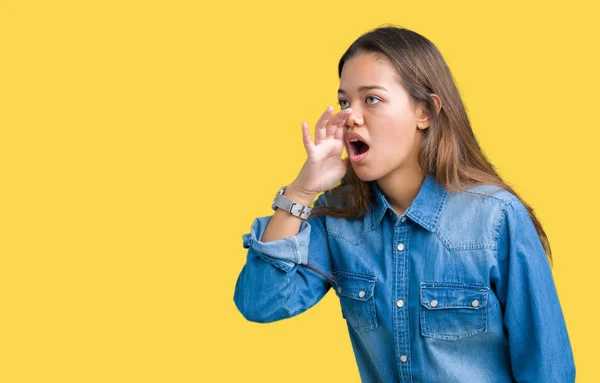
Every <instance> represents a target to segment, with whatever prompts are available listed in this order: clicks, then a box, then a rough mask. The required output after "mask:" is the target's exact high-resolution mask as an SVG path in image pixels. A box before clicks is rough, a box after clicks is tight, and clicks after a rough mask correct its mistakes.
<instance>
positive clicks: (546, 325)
mask: <svg viewBox="0 0 600 383" xmlns="http://www.w3.org/2000/svg"><path fill="white" fill-rule="evenodd" d="M338 74H339V77H340V89H339V91H338V95H339V103H340V107H341V109H342V110H341V111H340V112H339V113H337V114H333V113H332V111H333V108H332V107H329V108H327V110H326V111H325V112H324V113H323V115H322V116H321V118H320V119H319V121H318V122H317V123H316V126H315V141H314V142H313V141H312V139H311V137H310V134H309V131H308V125H307V124H306V123H303V124H302V132H303V142H304V147H305V150H306V153H307V157H308V158H307V160H306V162H305V163H304V166H303V167H302V169H301V170H300V172H299V174H298V176H297V177H296V179H295V180H294V181H293V182H292V183H290V184H289V185H288V186H287V187H284V188H282V189H280V192H279V193H278V194H277V196H276V200H275V201H274V204H273V208H274V209H276V211H275V213H274V214H273V216H271V217H261V218H257V219H256V220H255V221H254V223H253V224H252V227H251V232H250V233H248V234H245V235H244V237H243V239H244V247H245V248H247V249H249V250H248V257H247V261H246V264H245V265H244V268H243V269H242V271H241V273H240V275H239V277H238V281H237V284H236V287H235V294H234V301H235V303H236V305H237V307H238V309H239V310H240V311H241V313H242V314H243V315H244V316H245V318H247V319H248V320H250V321H256V322H272V321H276V320H281V319H284V318H289V317H291V316H294V315H298V314H300V313H302V312H304V311H306V310H307V309H309V308H310V307H312V306H313V305H315V304H316V303H317V302H318V301H319V300H320V299H321V298H322V297H323V296H324V295H325V294H326V293H327V292H328V291H329V288H330V287H333V288H334V291H335V292H336V294H337V295H338V297H339V299H340V303H341V309H342V314H343V317H344V318H345V319H346V321H347V325H348V331H349V334H350V338H351V341H352V346H353V349H354V353H355V356H356V361H357V363H358V368H359V372H360V375H361V378H362V380H363V381H364V382H411V381H414V382H471V383H473V382H510V381H516V382H573V381H574V379H575V364H574V360H573V353H572V350H571V345H570V341H569V337H568V333H567V329H566V325H565V320H564V317H563V314H562V310H561V306H560V303H559V300H558V296H557V292H556V288H555V285H554V281H553V277H552V273H551V269H550V263H549V260H550V261H551V259H552V255H551V250H550V245H549V242H548V239H547V237H546V234H545V232H544V230H543V228H542V226H541V224H540V223H539V221H538V219H537V218H536V216H535V214H534V212H533V210H532V209H531V207H530V206H529V205H528V204H527V203H525V202H524V201H523V200H522V199H521V198H520V197H519V196H518V194H517V193H516V192H515V191H514V190H512V188H510V187H509V186H508V185H507V184H506V183H505V182H504V181H503V180H502V179H501V177H500V176H499V175H498V174H497V173H496V171H495V170H494V167H493V166H492V164H491V163H490V162H489V161H488V160H487V159H486V157H485V155H484V154H483V153H482V150H481V148H480V147H479V145H478V143H477V140H476V138H475V136H474V134H473V131H472V129H471V125H470V123H469V119H468V117H467V114H466V111H465V108H464V106H463V104H462V101H461V98H460V95H459V92H458V90H457V88H456V86H455V84H454V82H453V79H452V75H451V73H450V70H449V69H448V67H447V65H446V63H445V62H444V60H443V58H442V56H441V54H440V53H439V51H438V50H437V48H436V47H435V46H434V45H433V43H431V42H430V41H429V40H428V39H426V38H425V37H423V36H421V35H419V34H417V33H415V32H413V31H410V30H407V29H403V28H397V27H395V26H385V27H381V28H377V29H374V30H372V31H370V32H368V33H366V34H364V35H363V36H361V37H359V38H358V39H357V40H356V41H355V42H354V43H353V44H352V45H351V46H350V47H349V48H348V50H347V51H346V52H345V53H344V55H343V56H342V58H341V60H340V62H339V66H338ZM344 147H346V149H347V151H348V153H349V156H348V158H345V159H342V158H340V156H341V154H342V151H343V149H344ZM340 180H341V183H340V184H339V185H338V186H337V187H334V185H336V184H337V183H338V181H340ZM322 192H325V193H324V194H321V195H320V196H319V198H318V199H317V200H316V202H315V204H314V210H312V211H311V209H310V208H309V206H310V204H311V202H312V201H313V199H314V198H315V197H317V195H319V194H320V193H322Z"/></svg>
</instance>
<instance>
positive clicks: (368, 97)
mask: <svg viewBox="0 0 600 383" xmlns="http://www.w3.org/2000/svg"><path fill="white" fill-rule="evenodd" d="M370 98H371V99H373V100H377V102H375V103H370V102H367V103H368V104H371V105H373V104H379V101H381V100H380V99H378V98H377V97H373V96H367V100H368V99H370Z"/></svg>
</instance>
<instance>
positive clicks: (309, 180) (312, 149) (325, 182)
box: [290, 106, 352, 196]
mask: <svg viewBox="0 0 600 383" xmlns="http://www.w3.org/2000/svg"><path fill="white" fill-rule="evenodd" d="M351 111H352V110H351V109H350V108H347V109H344V110H342V111H340V112H338V113H336V114H335V115H333V116H332V113H333V107H332V106H329V107H328V108H327V109H326V110H325V112H323V114H322V115H321V117H320V118H319V120H318V121H317V123H316V124H315V142H314V143H313V141H312V139H311V137H310V133H309V130H308V124H307V123H306V122H303V123H302V137H303V143H304V149H305V150H306V154H307V155H308V158H307V160H306V162H305V163H304V166H303V167H302V169H301V170H300V174H298V177H296V180H294V182H293V183H292V184H291V185H290V187H292V189H294V190H296V192H298V193H300V194H304V195H305V196H311V195H313V196H314V195H317V194H319V193H321V192H323V191H326V190H329V189H331V188H332V187H333V185H335V184H336V183H337V182H338V181H339V180H340V179H342V177H343V176H344V175H345V174H346V172H347V171H348V166H349V164H350V161H349V159H348V158H344V159H341V158H340V156H341V154H342V151H343V150H344V134H345V132H346V120H347V119H348V117H349V116H350V113H351Z"/></svg>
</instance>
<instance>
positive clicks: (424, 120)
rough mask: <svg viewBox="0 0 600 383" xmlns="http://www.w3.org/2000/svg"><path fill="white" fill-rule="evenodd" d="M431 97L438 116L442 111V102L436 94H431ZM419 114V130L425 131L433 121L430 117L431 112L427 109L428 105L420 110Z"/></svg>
mask: <svg viewBox="0 0 600 383" xmlns="http://www.w3.org/2000/svg"><path fill="white" fill-rule="evenodd" d="M429 96H431V99H432V100H433V103H434V104H435V109H436V115H437V114H440V110H442V100H441V99H440V97H439V96H438V95H437V94H435V93H431V94H429ZM418 114H419V116H418V118H417V128H419V129H421V130H425V129H427V128H429V124H430V123H431V119H430V117H429V110H428V109H427V107H426V105H423V106H422V107H421V108H419V113H418Z"/></svg>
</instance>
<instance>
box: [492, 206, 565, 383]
mask: <svg viewBox="0 0 600 383" xmlns="http://www.w3.org/2000/svg"><path fill="white" fill-rule="evenodd" d="M498 262H499V263H498V264H499V268H498V269H499V273H500V276H499V277H498V280H497V281H496V283H497V289H496V290H497V294H498V299H499V301H500V304H501V307H502V309H503V313H504V314H503V315H504V326H505V329H506V331H507V333H508V341H509V348H510V360H511V365H512V370H513V374H514V377H515V379H516V381H517V382H555V383H561V382H574V381H575V362H574V359H573V352H572V349H571V344H570V341H569V336H568V333H567V327H566V323H565V319H564V316H563V312H562V309H561V306H560V302H559V299H558V294H557V290H556V287H555V285H554V279H553V276H552V271H551V269H550V264H549V262H548V259H547V257H546V253H545V251H544V248H543V246H542V242H541V241H540V239H539V236H538V233H537V231H536V229H535V226H534V224H533V221H532V220H531V218H530V216H529V214H528V212H527V210H526V208H525V206H523V204H522V203H521V201H519V200H518V199H517V200H513V201H512V202H510V203H507V204H506V206H505V208H504V217H503V221H502V222H501V224H500V226H499V236H498Z"/></svg>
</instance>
